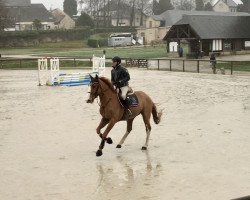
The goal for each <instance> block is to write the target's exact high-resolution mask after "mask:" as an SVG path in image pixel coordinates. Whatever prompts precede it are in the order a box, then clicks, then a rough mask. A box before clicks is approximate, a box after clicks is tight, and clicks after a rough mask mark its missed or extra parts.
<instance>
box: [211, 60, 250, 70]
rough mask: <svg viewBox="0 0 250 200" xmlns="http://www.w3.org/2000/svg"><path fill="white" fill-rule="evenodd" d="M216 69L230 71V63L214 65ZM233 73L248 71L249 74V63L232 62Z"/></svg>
mask: <svg viewBox="0 0 250 200" xmlns="http://www.w3.org/2000/svg"><path fill="white" fill-rule="evenodd" d="M216 67H217V68H224V69H229V70H230V69H231V63H230V62H219V63H217V64H216ZM233 71H248V72H250V62H244V61H242V62H233Z"/></svg>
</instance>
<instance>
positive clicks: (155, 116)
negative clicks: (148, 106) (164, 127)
mask: <svg viewBox="0 0 250 200" xmlns="http://www.w3.org/2000/svg"><path fill="white" fill-rule="evenodd" d="M152 114H153V119H154V122H155V123H156V124H159V123H160V121H161V116H162V111H160V112H159V113H158V112H157V108H156V105H155V104H153V107H152Z"/></svg>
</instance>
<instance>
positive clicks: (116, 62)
mask: <svg viewBox="0 0 250 200" xmlns="http://www.w3.org/2000/svg"><path fill="white" fill-rule="evenodd" d="M112 62H113V65H112V67H113V69H112V70H111V82H112V84H113V85H114V86H115V88H116V89H118V92H119V91H121V98H122V99H123V106H124V107H125V109H126V110H127V113H128V115H132V112H131V110H130V109H129V101H128V99H127V98H126V97H127V92H128V90H129V87H128V81H129V80H130V75H129V72H128V70H127V69H126V68H124V67H122V66H121V58H120V57H118V56H115V57H114V58H113V59H112Z"/></svg>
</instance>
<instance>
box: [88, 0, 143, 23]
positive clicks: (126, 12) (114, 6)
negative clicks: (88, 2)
mask: <svg viewBox="0 0 250 200" xmlns="http://www.w3.org/2000/svg"><path fill="white" fill-rule="evenodd" d="M108 2H109V3H108V4H107V5H106V6H104V7H103V8H102V9H100V12H99V13H98V14H97V13H96V14H94V15H93V14H92V17H93V18H94V21H95V22H96V23H99V24H103V21H104V20H105V19H106V20H107V19H108V20H109V24H110V25H112V26H135V27H139V26H141V25H145V23H146V15H145V14H144V13H142V12H141V11H140V10H138V9H136V8H134V9H133V8H132V7H131V6H130V5H128V4H126V3H124V2H123V1H120V4H119V5H118V3H117V1H114V0H113V1H108ZM132 15H133V17H131V16H132Z"/></svg>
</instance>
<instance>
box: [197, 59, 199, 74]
mask: <svg viewBox="0 0 250 200" xmlns="http://www.w3.org/2000/svg"><path fill="white" fill-rule="evenodd" d="M197 73H200V61H199V60H197Z"/></svg>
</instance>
